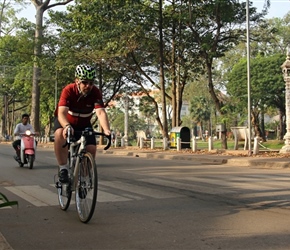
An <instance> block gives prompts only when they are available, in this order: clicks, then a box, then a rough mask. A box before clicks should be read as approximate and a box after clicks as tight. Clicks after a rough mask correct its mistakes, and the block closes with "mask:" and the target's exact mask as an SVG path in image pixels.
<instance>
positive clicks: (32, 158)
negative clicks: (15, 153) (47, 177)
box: [27, 155, 34, 169]
mask: <svg viewBox="0 0 290 250" xmlns="http://www.w3.org/2000/svg"><path fill="white" fill-rule="evenodd" d="M27 162H28V167H29V169H32V168H33V163H34V155H27Z"/></svg>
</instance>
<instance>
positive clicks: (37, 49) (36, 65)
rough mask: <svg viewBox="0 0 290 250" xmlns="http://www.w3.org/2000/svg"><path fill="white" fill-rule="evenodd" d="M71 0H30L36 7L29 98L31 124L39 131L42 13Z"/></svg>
mask: <svg viewBox="0 0 290 250" xmlns="http://www.w3.org/2000/svg"><path fill="white" fill-rule="evenodd" d="M72 1H73V0H63V1H62V2H57V3H54V4H51V5H49V4H50V0H31V2H32V3H33V5H34V6H35V9H36V16H35V45H34V62H33V78H32V100H31V124H32V126H33V127H34V129H35V130H36V131H40V120H39V117H40V84H39V83H40V77H41V54H42V42H43V41H42V39H43V28H44V27H43V14H44V12H45V11H46V10H48V9H51V8H53V7H56V6H60V5H66V4H68V3H70V2H72Z"/></svg>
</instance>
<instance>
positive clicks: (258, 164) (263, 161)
mask: <svg viewBox="0 0 290 250" xmlns="http://www.w3.org/2000/svg"><path fill="white" fill-rule="evenodd" d="M102 152H103V154H112V155H120V156H131V157H140V158H147V159H164V160H182V161H193V162H199V163H201V164H213V165H231V166H237V167H252V168H272V169H285V168H290V160H288V159H287V158H280V159H277V158H276V159H272V158H254V159H249V158H247V157H233V158H229V157H223V156H213V155H210V156H208V157H201V156H197V155H194V156H192V155H176V154H162V153H158V152H156V153H154V152H149V153H146V152H132V151H104V150H103V151H102Z"/></svg>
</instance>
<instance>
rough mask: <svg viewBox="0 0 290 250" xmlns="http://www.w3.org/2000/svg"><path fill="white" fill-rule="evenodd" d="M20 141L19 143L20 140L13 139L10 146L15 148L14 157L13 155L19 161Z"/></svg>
mask: <svg viewBox="0 0 290 250" xmlns="http://www.w3.org/2000/svg"><path fill="white" fill-rule="evenodd" d="M20 143H21V140H15V141H14V142H13V143H12V146H13V148H14V149H15V152H16V157H14V159H15V160H16V161H17V162H19V161H20Z"/></svg>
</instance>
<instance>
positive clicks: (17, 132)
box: [13, 124, 19, 136]
mask: <svg viewBox="0 0 290 250" xmlns="http://www.w3.org/2000/svg"><path fill="white" fill-rule="evenodd" d="M13 133H14V135H15V136H16V135H19V124H17V125H16V127H15V129H14V132H13Z"/></svg>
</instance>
